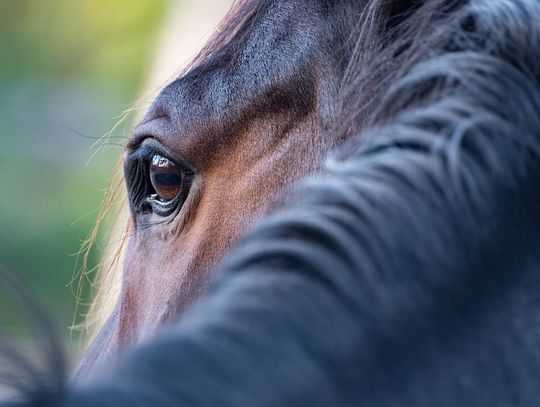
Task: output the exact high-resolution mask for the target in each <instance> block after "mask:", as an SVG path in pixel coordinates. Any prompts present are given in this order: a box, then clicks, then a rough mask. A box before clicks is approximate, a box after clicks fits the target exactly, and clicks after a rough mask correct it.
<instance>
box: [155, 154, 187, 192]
mask: <svg viewBox="0 0 540 407" xmlns="http://www.w3.org/2000/svg"><path fill="white" fill-rule="evenodd" d="M182 180H183V173H182V170H181V169H180V168H178V166H177V165H176V164H175V163H174V162H172V161H171V160H169V159H168V158H165V157H163V156H160V155H157V154H156V155H154V156H153V157H152V162H151V163H150V181H151V182H152V187H153V188H154V190H155V191H156V195H157V197H158V198H159V199H160V200H162V201H172V200H173V199H175V198H176V197H177V196H179V195H180V193H181V192H182Z"/></svg>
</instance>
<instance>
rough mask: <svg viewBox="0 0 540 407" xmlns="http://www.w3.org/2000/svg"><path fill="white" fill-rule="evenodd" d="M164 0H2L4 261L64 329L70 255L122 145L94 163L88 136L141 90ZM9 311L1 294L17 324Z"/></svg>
mask: <svg viewBox="0 0 540 407" xmlns="http://www.w3.org/2000/svg"><path fill="white" fill-rule="evenodd" d="M165 3H166V1H165V0H161V1H158V0H152V1H148V0H114V1H105V0H53V1H43V0H0V142H1V145H2V148H1V149H0V191H1V192H0V263H3V264H4V265H6V267H7V268H8V269H9V270H11V271H13V272H15V273H18V274H20V275H22V276H23V278H24V280H25V281H26V282H28V284H29V286H30V289H31V290H33V291H35V292H38V293H39V296H40V298H41V299H43V300H44V301H45V303H46V304H47V306H48V308H49V310H50V311H52V312H53V314H54V317H55V319H56V320H57V321H58V322H59V325H60V327H61V328H62V329H63V330H64V331H65V332H66V334H67V333H68V330H67V327H69V326H70V325H71V322H72V319H73V315H74V304H75V300H74V296H73V294H72V287H70V286H69V283H70V281H71V278H72V275H73V272H74V267H75V256H74V255H73V254H74V253H76V252H77V251H78V249H79V247H80V244H81V241H82V240H83V239H84V238H85V236H86V234H87V233H88V232H89V230H90V229H91V227H92V225H93V222H94V220H95V218H96V216H97V208H98V207H99V204H100V201H101V199H102V195H103V191H102V190H103V188H105V187H106V185H107V182H108V177H109V174H110V173H111V168H112V166H113V165H114V163H115V161H116V157H118V154H119V152H120V150H119V149H109V150H108V151H106V152H105V153H99V154H97V155H96V157H94V158H93V159H92V160H90V161H89V163H88V165H87V161H88V160H89V159H90V157H91V156H92V155H93V150H92V144H93V143H94V142H95V140H96V139H97V138H99V137H100V136H102V135H103V134H104V133H106V132H107V131H108V130H110V129H111V128H112V126H113V125H114V123H115V117H118V116H119V115H120V114H121V113H122V111H123V110H125V109H126V107H127V106H129V105H130V104H132V103H133V102H134V101H135V100H136V97H137V93H138V91H139V90H140V86H141V82H142V80H143V79H144V76H145V70H146V69H147V67H148V66H149V62H150V61H151V58H152V51H153V43H154V40H155V36H156V34H157V29H158V27H159V24H160V21H161V19H162V17H163V14H164V12H165V6H166V4H165ZM126 133H127V129H126V128H123V129H122V128H121V129H120V130H119V131H118V132H116V133H115V134H114V136H116V137H118V138H115V139H113V140H116V141H118V142H119V143H120V144H121V143H122V140H123V139H122V137H125V136H126ZM97 256H98V255H97V254H93V255H92V256H91V258H90V262H91V264H90V266H93V265H95V263H96V261H97ZM0 284H1V283H0ZM6 310H7V308H2V303H1V301H0V326H2V327H7V326H11V327H12V328H13V327H14V326H15V327H16V325H17V324H16V321H17V316H15V315H13V309H11V311H10V312H7V311H6ZM18 317H20V315H19V316H18Z"/></svg>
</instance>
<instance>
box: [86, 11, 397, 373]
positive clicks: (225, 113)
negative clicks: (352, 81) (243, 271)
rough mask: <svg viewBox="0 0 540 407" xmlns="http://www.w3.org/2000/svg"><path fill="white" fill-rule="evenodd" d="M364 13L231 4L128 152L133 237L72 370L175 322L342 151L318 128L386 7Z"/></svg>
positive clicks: (329, 116)
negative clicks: (229, 257)
mask: <svg viewBox="0 0 540 407" xmlns="http://www.w3.org/2000/svg"><path fill="white" fill-rule="evenodd" d="M401 3H403V2H401ZM366 4H367V2H363V1H360V2H356V1H354V2H353V1H326V0H325V1H323V0H318V1H313V0H293V1H291V0H287V1H285V0H272V1H250V0H246V1H240V2H237V3H236V4H235V6H233V8H232V10H231V11H230V12H229V14H228V16H227V17H226V18H225V20H224V22H223V23H222V25H221V27H220V29H219V30H218V32H217V34H216V35H215V36H214V38H213V39H211V40H210V43H209V44H208V45H207V46H206V47H205V48H204V49H203V51H202V52H201V54H200V55H199V56H198V57H197V58H196V59H195V61H194V62H193V64H192V67H191V68H190V69H189V70H188V71H187V72H186V73H184V74H183V75H181V76H180V77H178V78H177V79H175V80H174V81H173V82H172V83H170V84H169V85H168V86H166V87H165V88H164V89H163V91H162V92H161V93H160V95H159V96H158V97H157V99H156V100H155V101H154V103H153V105H152V106H151V108H150V109H149V111H148V112H147V114H146V116H145V117H144V118H143V120H142V122H141V123H140V124H139V125H138V126H137V127H136V129H135V130H134V132H133V134H132V136H131V138H130V140H129V142H128V144H127V148H126V152H125V159H124V172H125V179H126V185H127V191H128V197H129V199H128V200H129V206H130V219H131V225H130V229H131V234H130V238H129V242H128V245H127V251H126V255H125V261H124V267H123V272H122V283H121V290H120V297H119V301H118V303H117V305H116V308H115V309H114V311H113V313H112V315H111V316H110V317H109V319H108V321H107V322H106V323H105V325H104V327H103V328H102V330H101V332H100V333H99V334H98V336H97V338H96V339H95V341H94V343H93V345H92V346H91V348H90V350H89V351H88V352H87V354H86V356H85V358H84V359H83V362H82V364H81V367H80V370H79V371H80V372H84V371H86V370H87V369H89V368H90V366H92V365H93V364H94V363H95V362H96V361H97V360H100V359H102V358H103V357H105V356H106V355H108V354H111V353H114V352H116V350H117V349H119V348H120V347H122V346H124V345H127V344H131V343H137V342H139V341H140V340H142V339H144V338H146V337H148V336H150V335H152V333H154V332H155V331H156V330H157V329H158V328H159V327H161V326H163V325H164V324H167V323H168V322H171V321H173V320H174V319H176V318H178V316H179V315H181V314H182V313H183V311H184V310H186V308H187V307H189V306H190V305H191V304H192V303H193V302H194V301H196V300H197V298H199V297H200V296H201V295H202V294H203V293H204V292H205V291H206V290H207V288H208V286H209V282H210V281H211V279H212V270H213V268H214V266H215V265H216V264H217V263H218V262H219V260H220V259H221V258H222V256H223V255H224V254H225V253H226V252H227V251H228V250H229V249H230V248H231V246H233V245H234V243H235V242H236V241H237V239H238V238H239V237H240V236H242V235H243V233H244V232H245V231H246V230H247V229H248V228H249V227H250V226H251V225H253V224H254V223H255V222H256V221H257V219H259V218H260V217H261V216H262V215H264V214H266V213H268V212H270V211H272V210H273V209H274V208H276V207H277V206H280V205H283V204H285V202H284V201H283V200H279V199H277V198H278V197H279V196H280V193H281V192H282V191H283V190H284V189H285V188H286V187H287V186H289V185H291V184H292V183H293V182H294V181H295V180H297V179H298V178H300V177H302V176H305V175H307V174H310V173H313V172H315V171H317V169H318V168H319V167H320V165H321V163H322V161H323V158H324V157H325V156H326V153H327V152H328V150H329V149H331V148H332V147H334V146H336V144H338V143H340V141H341V140H340V138H339V137H336V136H335V134H336V133H333V132H329V131H327V130H328V129H330V128H332V127H333V126H335V123H333V118H334V117H335V114H334V110H335V109H336V103H335V101H336V97H337V95H338V93H339V89H340V84H341V82H342V80H343V78H344V76H345V74H346V69H347V65H348V63H349V60H350V57H351V55H352V53H353V50H354V48H355V47H361V46H362V45H361V44H360V43H359V42H358V41H351V37H354V36H353V35H352V33H353V32H354V31H355V30H359V29H363V30H365V29H366V24H360V23H359V21H361V20H362V19H364V20H366V21H371V24H372V26H373V27H375V25H376V24H375V21H378V18H379V14H380V13H381V10H382V9H385V10H386V9H387V12H386V13H387V14H390V13H391V12H392V10H391V7H390V6H388V7H386V8H384V7H380V6H379V8H373V7H367V6H366ZM370 27H371V26H370ZM373 31H375V28H373ZM367 37H368V33H367V32H366V33H364V38H367Z"/></svg>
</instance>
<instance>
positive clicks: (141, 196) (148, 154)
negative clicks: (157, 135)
mask: <svg viewBox="0 0 540 407" xmlns="http://www.w3.org/2000/svg"><path fill="white" fill-rule="evenodd" d="M156 157H159V159H158V160H157V161H156V160H155V158H156ZM163 160H164V161H163ZM153 161H154V163H156V162H157V163H160V162H161V163H169V164H170V165H173V167H169V168H173V169H174V170H176V171H177V174H176V175H179V176H180V184H179V193H178V195H177V196H176V197H174V198H173V199H170V200H164V199H161V198H160V196H159V194H158V191H156V189H155V188H154V186H153V184H152V179H151V166H152V165H153ZM157 168H160V167H157ZM124 172H125V178H126V186H127V190H128V196H129V200H130V204H131V207H132V209H133V210H134V212H135V213H136V214H137V215H145V214H150V213H154V214H156V215H158V216H161V217H167V216H170V215H172V214H173V213H175V212H178V211H179V210H180V209H181V208H182V206H183V204H184V203H185V201H186V199H187V196H188V195H189V191H190V189H191V184H192V182H193V178H194V174H193V171H191V170H190V169H188V168H186V166H185V165H182V164H180V163H178V161H177V160H174V159H172V158H170V157H169V155H168V154H166V153H163V152H162V151H160V150H159V149H156V148H153V147H150V146H140V147H139V148H137V149H136V150H135V151H133V152H132V153H130V154H129V155H128V156H127V157H126V160H125V164H124ZM158 175H160V174H158ZM161 175H163V174H161ZM166 176H167V174H165V179H167V177H166Z"/></svg>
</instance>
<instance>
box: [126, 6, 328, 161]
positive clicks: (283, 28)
mask: <svg viewBox="0 0 540 407" xmlns="http://www.w3.org/2000/svg"><path fill="white" fill-rule="evenodd" d="M275 4H276V6H275V7H274V9H275V10H276V11H275V12H270V10H266V13H263V14H264V15H262V16H261V17H260V18H258V19H257V20H256V21H255V22H254V24H253V27H251V28H250V30H251V31H250V33H249V35H246V36H245V38H240V39H238V40H235V39H234V38H233V39H232V40H231V41H230V42H229V43H227V44H225V45H224V46H223V47H222V48H221V49H218V50H216V51H214V52H212V53H211V55H209V56H208V57H206V58H204V59H203V60H202V61H201V62H200V63H199V64H198V65H197V66H196V67H194V68H193V69H192V70H191V71H189V72H188V73H187V74H185V75H183V76H182V77H180V78H178V79H176V80H175V81H173V82H172V83H171V84H169V85H168V86H167V87H165V89H163V91H162V92H161V93H160V95H159V96H158V98H157V99H156V100H155V102H154V103H153V105H152V106H151V108H150V110H149V112H148V113H147V115H146V116H145V118H144V119H143V123H142V125H140V126H139V127H138V128H137V129H136V130H135V132H134V135H133V137H132V140H131V143H130V144H132V145H137V144H138V142H139V139H141V138H143V137H146V136H147V135H149V134H150V135H152V136H154V137H155V138H157V139H158V140H160V141H162V142H163V143H164V144H167V145H170V146H172V147H173V148H175V149H178V150H180V151H183V152H184V153H185V155H186V156H192V155H193V153H192V151H193V150H194V149H195V147H194V146H198V147H197V148H198V149H199V150H204V151H208V150H209V149H212V148H213V146H215V145H217V144H219V143H222V142H223V138H222V137H221V138H219V139H217V138H218V137H219V136H224V135H225V134H226V136H227V138H229V139H230V138H231V137H235V136H236V137H238V135H239V134H241V133H242V130H244V129H243V128H241V127H242V126H244V127H247V126H248V125H249V124H250V123H251V122H252V121H253V120H254V119H259V118H261V117H262V116H265V115H268V114H273V117H274V118H275V117H277V115H276V114H275V113H278V114H282V115H283V114H284V115H286V116H288V117H303V116H306V115H307V114H308V113H309V112H310V111H311V110H312V109H313V108H314V104H315V99H316V95H315V94H316V87H317V86H316V85H317V82H318V79H319V77H320V74H319V72H318V71H320V69H321V68H323V69H325V70H326V71H328V70H329V66H331V64H332V61H331V60H330V59H329V58H322V57H321V56H322V55H323V54H324V46H325V41H324V36H323V35H318V34H321V30H322V31H324V30H327V27H324V24H323V21H322V20H321V18H322V17H321V16H320V13H319V11H316V10H315V9H316V8H315V7H314V6H311V7H310V6H308V5H307V4H308V2H306V1H298V2H290V3H287V2H276V3H275ZM295 5H296V6H297V7H296V8H295V7H294V6H295ZM298 5H301V6H300V7H298ZM323 61H324V64H321V62H323ZM281 119H283V117H281ZM216 139H217V140H216ZM201 142H202V143H203V144H204V143H207V144H208V146H207V148H200V146H201V145H200V143H201ZM222 144H223V143H222Z"/></svg>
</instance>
